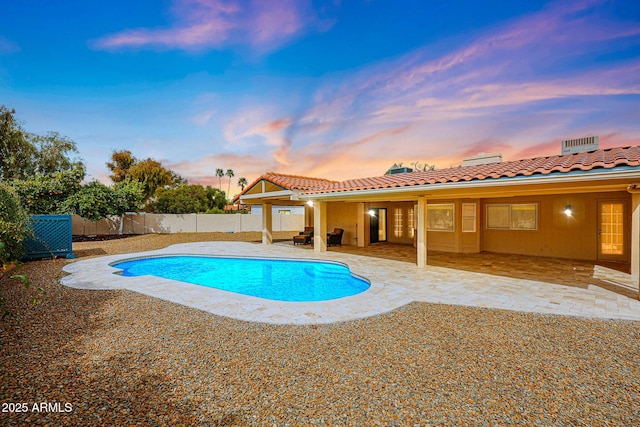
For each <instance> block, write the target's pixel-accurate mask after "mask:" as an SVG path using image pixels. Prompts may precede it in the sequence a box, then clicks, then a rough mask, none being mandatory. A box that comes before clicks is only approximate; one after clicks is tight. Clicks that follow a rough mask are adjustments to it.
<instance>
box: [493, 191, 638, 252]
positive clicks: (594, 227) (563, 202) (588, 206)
mask: <svg viewBox="0 0 640 427" xmlns="http://www.w3.org/2000/svg"><path fill="white" fill-rule="evenodd" d="M614 200H615V201H620V200H621V201H625V203H627V209H626V219H625V227H626V231H625V233H626V234H627V235H628V234H630V227H631V224H630V222H629V218H630V215H629V206H628V205H629V201H630V200H631V196H630V194H629V193H627V192H610V193H585V194H567V195H547V196H521V197H509V198H495V199H483V200H482V209H481V212H480V219H481V221H480V226H481V227H482V238H481V250H483V251H489V252H498V253H510V254H522V255H533V256H548V257H557V258H571V259H582V260H590V261H594V260H596V259H597V258H598V201H614ZM492 203H537V204H538V229H537V230H535V231H534V230H531V231H515V230H492V229H487V228H486V206H487V205H488V204H492ZM567 205H571V206H572V209H573V215H572V216H571V217H568V216H566V215H565V214H564V213H563V211H564V209H565V206H567ZM626 246H627V247H626V248H625V249H626V250H625V253H626V254H627V261H629V259H630V258H629V253H630V251H629V248H630V246H629V242H627V245H626Z"/></svg>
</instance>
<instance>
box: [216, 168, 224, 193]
mask: <svg viewBox="0 0 640 427" xmlns="http://www.w3.org/2000/svg"><path fill="white" fill-rule="evenodd" d="M216 176H217V177H218V188H220V191H222V177H223V176H224V170H223V169H220V168H218V169H216Z"/></svg>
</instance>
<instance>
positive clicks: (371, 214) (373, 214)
mask: <svg viewBox="0 0 640 427" xmlns="http://www.w3.org/2000/svg"><path fill="white" fill-rule="evenodd" d="M368 213H369V216H376V211H374V210H373V209H371V210H370V211H369V212H368Z"/></svg>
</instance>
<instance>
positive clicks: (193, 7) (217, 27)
mask: <svg viewBox="0 0 640 427" xmlns="http://www.w3.org/2000/svg"><path fill="white" fill-rule="evenodd" d="M171 11H172V13H173V15H174V16H175V21H174V22H173V24H172V25H170V26H169V27H168V28H163V29H150V28H137V29H127V30H123V31H121V32H119V33H116V34H112V35H107V36H104V37H102V38H100V39H98V40H95V41H94V42H92V45H93V46H94V47H95V48H98V49H106V50H117V49H122V48H134V49H135V48H146V47H156V48H162V49H182V50H203V49H210V48H213V49H219V48H223V47H228V46H234V45H249V46H250V47H251V48H252V49H254V50H256V51H259V52H266V51H270V50H273V49H275V48H277V47H278V46H280V45H282V44H283V43H286V42H287V41H288V40H290V39H292V38H294V37H295V36H297V35H299V34H301V33H304V32H305V31H308V30H309V29H310V28H315V29H319V28H321V25H320V23H321V20H320V19H319V18H318V17H317V15H316V14H315V13H314V12H313V10H312V7H311V4H310V2H309V1H307V0H304V1H297V0H278V1H274V2H272V1H268V0H250V1H249V2H241V1H239V0H175V3H174V5H173V7H172V8H171Z"/></svg>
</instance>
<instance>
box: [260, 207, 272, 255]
mask: <svg viewBox="0 0 640 427" xmlns="http://www.w3.org/2000/svg"><path fill="white" fill-rule="evenodd" d="M272 243H273V206H272V205H271V203H262V244H263V245H270V244H272Z"/></svg>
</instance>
